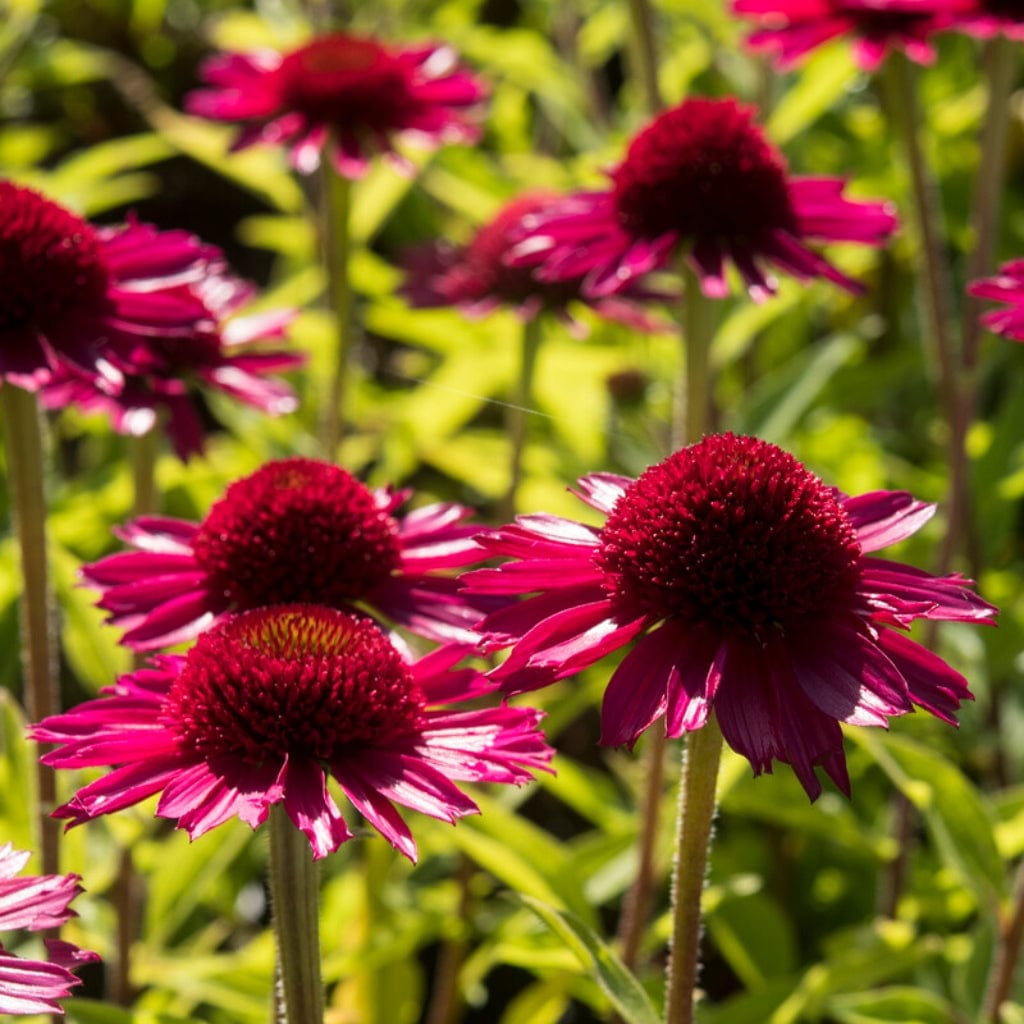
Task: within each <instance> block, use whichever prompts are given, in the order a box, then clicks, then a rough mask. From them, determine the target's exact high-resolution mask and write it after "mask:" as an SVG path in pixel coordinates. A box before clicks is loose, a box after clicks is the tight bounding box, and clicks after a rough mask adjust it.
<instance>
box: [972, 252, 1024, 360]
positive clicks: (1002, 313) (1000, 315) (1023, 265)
mask: <svg viewBox="0 0 1024 1024" xmlns="http://www.w3.org/2000/svg"><path fill="white" fill-rule="evenodd" d="M967 291H968V293H969V294H970V295H973V296H975V297H976V298H979V299H993V300H994V301H996V302H1003V303H1006V306H1005V308H1003V309H993V310H990V311H989V312H988V313H984V314H983V315H982V317H981V322H982V323H983V324H984V325H985V326H986V327H988V328H989V329H990V330H992V331H994V332H995V333H996V334H1001V335H1002V336H1003V337H1004V338H1011V339H1012V340H1013V341H1024V259H1019V260H1011V261H1010V262H1009V263H1004V264H1003V265H1002V266H1001V267H1000V268H999V273H998V274H996V276H995V277H986V278H982V279H981V280H979V281H972V282H971V284H970V285H969V286H968V288H967Z"/></svg>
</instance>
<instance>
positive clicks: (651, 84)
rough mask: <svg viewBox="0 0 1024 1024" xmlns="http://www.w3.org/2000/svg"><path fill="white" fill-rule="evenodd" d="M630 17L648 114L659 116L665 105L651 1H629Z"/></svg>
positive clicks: (637, 70) (637, 68) (638, 71)
mask: <svg viewBox="0 0 1024 1024" xmlns="http://www.w3.org/2000/svg"><path fill="white" fill-rule="evenodd" d="M629 16H630V20H631V21H632V23H633V49H634V53H635V57H634V63H635V64H636V72H637V77H638V78H639V79H640V84H641V85H642V86H643V91H644V102H645V103H646V105H647V112H648V113H649V114H651V115H654V114H657V113H658V112H659V111H660V110H661V108H662V106H663V104H662V100H661V88H660V86H659V85H658V56H657V48H656V47H655V44H654V40H655V37H656V33H655V29H654V11H653V9H652V7H651V3H650V0H629Z"/></svg>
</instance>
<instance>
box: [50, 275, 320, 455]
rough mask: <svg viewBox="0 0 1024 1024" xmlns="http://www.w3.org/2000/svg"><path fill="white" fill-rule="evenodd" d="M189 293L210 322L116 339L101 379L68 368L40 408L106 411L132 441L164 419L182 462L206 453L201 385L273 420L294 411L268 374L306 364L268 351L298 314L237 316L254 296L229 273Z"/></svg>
mask: <svg viewBox="0 0 1024 1024" xmlns="http://www.w3.org/2000/svg"><path fill="white" fill-rule="evenodd" d="M192 290H193V292H194V294H195V295H196V297H197V298H198V299H199V300H200V302H201V303H202V305H203V308H204V310H205V316H204V318H203V319H202V320H201V321H197V322H196V324H195V327H194V329H193V330H192V331H191V332H190V333H188V334H182V335H174V336H170V337H165V336H159V335H156V336H153V337H148V338H147V337H136V338H127V337H126V338H122V339H117V340H114V341H113V342H112V343H111V344H110V345H109V346H108V347H107V349H106V350H105V352H104V357H103V360H102V362H101V364H100V368H99V369H100V372H99V373H98V374H89V373H85V372H83V371H82V370H80V369H78V368H76V367H74V366H71V365H64V366H62V367H61V368H60V369H59V370H57V371H56V372H55V373H54V374H53V376H52V377H51V379H50V381H49V382H48V383H47V384H46V385H45V386H44V388H43V390H42V392H41V398H42V402H43V404H44V405H45V406H47V407H48V408H50V409H63V408H65V407H67V406H69V405H75V406H77V407H79V408H80V409H82V410H84V411H86V412H92V411H99V412H104V413H106V414H107V415H108V416H109V417H110V419H111V421H112V423H113V426H114V429H115V430H117V431H118V432H119V433H123V434H131V435H134V436H140V435H142V434H147V433H149V431H150V430H152V429H154V427H155V426H156V425H157V423H158V422H159V421H160V418H161V416H162V417H163V418H164V421H165V422H164V424H163V425H164V427H165V428H166V430H167V433H168V436H169V437H170V439H171V441H172V443H173V444H174V448H175V451H176V452H177V454H178V456H179V457H180V458H181V459H187V458H188V457H189V456H190V455H192V454H194V453H196V452H200V451H202V449H203V439H204V429H203V423H202V418H201V416H200V412H199V410H198V409H197V407H196V398H195V393H196V391H197V388H198V386H199V385H206V386H208V387H210V388H213V389H215V390H217V391H221V392H223V393H224V394H227V395H230V396H231V397H232V398H236V399H238V400H239V401H241V402H244V403H246V404H247V405H251V406H254V407H255V408H257V409H260V410H261V411H263V412H265V413H267V415H270V416H280V415H283V414H284V413H288V412H292V411H294V410H295V408H296V407H297V405H298V403H297V401H296V398H295V394H294V392H293V391H292V389H291V388H290V387H289V386H288V385H287V384H286V383H285V382H284V381H282V380H280V379H275V378H268V376H267V375H268V374H271V373H274V372H277V371H282V370H289V369H294V368H295V367H297V366H301V365H302V364H303V362H304V361H305V360H304V357H303V356H302V355H301V354H299V353H296V352H288V351H286V350H283V349H275V348H268V347H266V345H265V344H264V343H265V342H268V341H269V340H270V339H274V338H280V337H282V336H283V334H284V331H285V329H286V328H287V326H288V324H289V323H290V322H291V321H292V319H294V316H295V313H294V311H293V310H289V309H282V310H272V311H268V312H266V313H252V314H248V315H245V314H240V313H239V311H240V310H241V309H242V307H244V306H245V305H246V303H247V302H249V300H250V299H251V298H252V296H253V294H254V289H253V288H252V286H251V285H249V284H247V283H246V282H244V281H242V280H240V279H239V278H235V277H233V276H231V275H229V274H226V273H212V274H210V275H209V276H207V277H205V278H204V279H203V280H201V281H199V282H197V283H196V284H194V285H193V286H192Z"/></svg>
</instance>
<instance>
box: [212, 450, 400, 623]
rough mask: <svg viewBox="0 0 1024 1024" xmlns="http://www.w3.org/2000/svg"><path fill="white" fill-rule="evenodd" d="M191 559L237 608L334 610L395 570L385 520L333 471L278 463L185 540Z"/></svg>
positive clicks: (234, 491) (393, 535)
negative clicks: (276, 606)
mask: <svg viewBox="0 0 1024 1024" xmlns="http://www.w3.org/2000/svg"><path fill="white" fill-rule="evenodd" d="M193 551H194V554H195V559H196V561H197V562H198V564H199V566H200V568H202V570H203V571H204V572H205V573H206V574H207V576H208V578H209V580H210V589H211V590H212V591H213V592H214V593H217V594H223V595H224V597H225V598H226V599H227V601H228V602H229V603H230V604H231V605H232V606H233V607H234V608H235V609H237V610H243V609H246V608H258V607H263V606H265V605H272V604H287V603H289V602H293V601H296V602H310V603H313V604H322V605H328V606H330V607H338V606H342V605H346V604H350V603H352V602H356V601H358V600H359V599H360V598H364V597H367V596H368V595H369V594H370V593H371V591H372V590H373V589H374V588H375V587H376V586H377V585H378V584H379V583H382V582H383V581H384V580H386V579H387V578H388V577H389V576H391V574H392V573H393V572H395V571H396V570H398V568H399V566H400V562H401V550H400V546H399V541H398V527H397V524H396V523H395V521H394V519H393V518H392V517H391V516H390V515H388V514H387V512H384V511H381V510H380V509H379V508H378V507H377V501H376V499H375V498H374V495H373V494H372V493H371V492H370V491H369V490H368V489H367V488H366V487H365V486H364V485H363V484H362V483H360V482H359V481H358V480H357V479H356V478H355V477H353V476H352V475H351V474H350V473H348V472H346V471H345V470H344V469H341V468H340V467H338V466H334V465H331V464H330V463H326V462H317V461H314V460H312V459H283V460H281V461H278V462H270V463H267V465H265V466H262V467H261V468H260V469H258V470H257V471H256V472H255V473H253V474H251V475H250V476H247V477H243V478H242V479H241V480H236V481H235V482H234V483H233V484H231V486H230V487H228V489H227V490H226V491H225V492H224V497H223V498H221V499H220V500H219V501H218V502H216V503H215V504H214V505H213V507H212V508H211V509H210V511H209V514H208V515H207V516H206V519H204V520H203V523H202V525H201V526H200V527H199V532H198V533H197V534H196V537H195V539H194V541H193Z"/></svg>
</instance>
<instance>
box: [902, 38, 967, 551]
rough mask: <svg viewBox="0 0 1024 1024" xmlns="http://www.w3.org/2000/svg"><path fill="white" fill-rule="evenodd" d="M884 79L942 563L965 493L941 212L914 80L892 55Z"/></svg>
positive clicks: (958, 538) (957, 538)
mask: <svg viewBox="0 0 1024 1024" xmlns="http://www.w3.org/2000/svg"><path fill="white" fill-rule="evenodd" d="M885 73H886V84H887V86H888V89H889V104H888V106H889V115H890V117H891V119H892V122H893V124H894V126H895V128H896V131H897V133H898V134H899V136H900V139H901V142H902V144H903V149H904V153H905V156H906V160H907V164H908V167H909V170H910V179H911V191H912V199H913V209H914V222H915V223H914V226H915V229H916V232H917V236H918V242H919V247H920V259H921V267H920V270H921V291H922V297H923V300H924V307H925V316H926V321H927V324H926V326H927V330H926V332H925V333H926V334H927V335H928V337H929V338H930V339H931V344H932V360H933V369H934V372H935V375H936V377H937V382H938V392H939V401H940V402H941V405H942V410H943V413H944V415H945V418H946V428H947V431H948V450H949V451H948V454H949V464H950V483H949V496H948V506H947V526H946V532H947V535H948V538H949V539H948V542H947V546H948V550H949V555H948V556H947V560H948V558H951V557H952V553H953V551H955V550H956V549H957V548H959V547H960V546H961V544H962V542H963V539H964V537H963V534H964V530H965V526H966V521H967V507H966V502H967V497H968V489H969V479H968V469H969V466H968V462H967V453H966V430H967V424H966V423H965V422H964V417H963V408H964V405H963V402H962V401H961V389H960V385H959V382H958V371H959V364H960V360H959V357H958V353H957V350H956V346H955V343H954V339H953V335H952V330H951V325H952V314H951V310H950V305H949V297H950V296H951V295H952V294H953V291H952V285H951V283H950V281H949V273H948V268H947V266H946V262H945V260H944V259H943V231H942V211H941V209H940V207H939V198H938V186H937V184H936V182H935V180H934V179H933V177H932V175H931V173H930V171H929V168H928V164H927V161H926V159H925V155H924V151H923V149H922V147H921V132H922V119H921V104H920V98H919V96H918V91H917V76H916V74H915V71H914V68H913V67H912V65H911V63H910V61H909V59H908V58H907V57H905V56H904V55H903V54H901V53H897V52H894V53H891V54H890V55H889V57H888V58H887V60H886V63H885ZM943 571H944V570H943Z"/></svg>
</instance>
